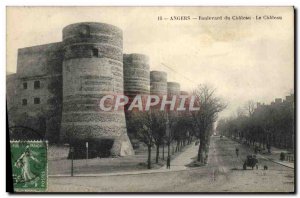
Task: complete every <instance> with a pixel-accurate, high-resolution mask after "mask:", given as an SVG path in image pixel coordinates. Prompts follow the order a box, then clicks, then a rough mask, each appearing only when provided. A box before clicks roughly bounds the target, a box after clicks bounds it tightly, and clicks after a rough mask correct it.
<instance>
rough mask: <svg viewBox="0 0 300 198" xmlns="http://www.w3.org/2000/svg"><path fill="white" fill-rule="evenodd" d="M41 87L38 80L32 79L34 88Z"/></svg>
mask: <svg viewBox="0 0 300 198" xmlns="http://www.w3.org/2000/svg"><path fill="white" fill-rule="evenodd" d="M40 87H41V83H40V81H38V80H37V81H34V89H39V88H40Z"/></svg>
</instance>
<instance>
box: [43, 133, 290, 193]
mask: <svg viewBox="0 0 300 198" xmlns="http://www.w3.org/2000/svg"><path fill="white" fill-rule="evenodd" d="M236 146H239V150H240V156H239V158H237V157H236V155H235V147H236ZM193 149H194V150H193ZM196 152H197V147H196V146H194V147H191V148H190V149H187V150H186V153H187V154H185V155H184V156H185V158H187V156H190V155H191V154H192V155H194V154H195V153H196ZM247 154H249V151H248V149H247V148H246V147H244V146H241V145H239V144H238V143H236V142H233V141H231V140H228V139H220V138H219V137H212V138H211V145H210V153H209V161H208V165H207V166H205V167H200V168H194V169H187V170H182V171H175V172H163V173H162V172H160V173H150V174H140V175H121V176H102V177H73V178H71V177H56V178H52V177H50V178H49V191H72V192H75V191H83V192H292V191H294V169H291V168H288V167H284V166H282V165H280V164H276V163H273V162H270V161H268V160H265V159H262V158H259V164H260V166H259V169H258V170H250V169H248V170H246V171H244V170H242V162H243V160H244V158H246V156H247ZM178 164H179V165H181V164H180V163H179V162H178ZM264 165H267V166H268V170H267V171H265V170H263V168H262V167H263V166H264Z"/></svg>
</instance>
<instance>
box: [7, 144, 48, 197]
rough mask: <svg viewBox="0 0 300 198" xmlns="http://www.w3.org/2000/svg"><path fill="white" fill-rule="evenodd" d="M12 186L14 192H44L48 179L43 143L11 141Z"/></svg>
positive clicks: (44, 145)
mask: <svg viewBox="0 0 300 198" xmlns="http://www.w3.org/2000/svg"><path fill="white" fill-rule="evenodd" d="M10 147H11V163H12V174H13V186H14V190H15V191H16V192H30V191H31V192H32V191H46V190H47V179H48V161H47V148H48V143H47V142H45V141H11V142H10Z"/></svg>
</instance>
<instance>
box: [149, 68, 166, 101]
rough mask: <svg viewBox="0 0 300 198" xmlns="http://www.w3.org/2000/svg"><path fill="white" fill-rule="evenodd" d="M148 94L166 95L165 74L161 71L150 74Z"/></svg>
mask: <svg viewBox="0 0 300 198" xmlns="http://www.w3.org/2000/svg"><path fill="white" fill-rule="evenodd" d="M150 93H151V94H152V95H159V96H161V95H167V93H168V91H167V73H166V72H163V71H151V72H150Z"/></svg>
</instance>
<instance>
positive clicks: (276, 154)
mask: <svg viewBox="0 0 300 198" xmlns="http://www.w3.org/2000/svg"><path fill="white" fill-rule="evenodd" d="M228 139H229V138H228ZM231 140H232V141H235V142H238V143H240V141H238V140H233V139H231ZM240 144H241V145H244V144H242V143H240ZM245 146H247V145H245ZM247 147H248V148H249V149H251V150H252V152H253V153H254V148H253V146H247ZM281 152H284V153H287V151H286V150H284V149H278V148H275V147H271V154H269V153H264V154H263V153H258V154H257V156H259V157H261V158H263V159H266V160H269V161H272V162H274V163H277V164H280V165H283V166H286V167H289V168H294V166H295V164H294V163H293V162H289V161H281V160H279V158H280V153H281Z"/></svg>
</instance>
